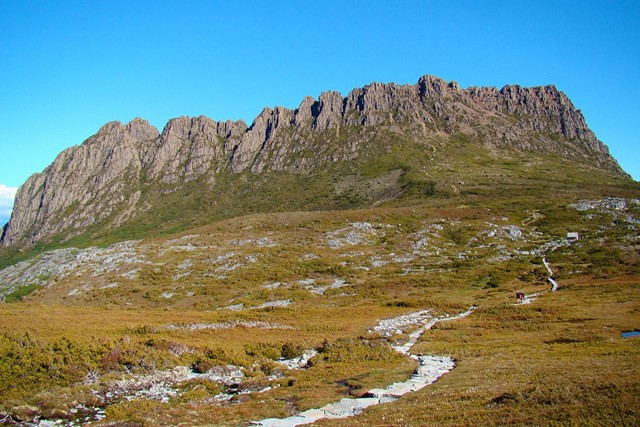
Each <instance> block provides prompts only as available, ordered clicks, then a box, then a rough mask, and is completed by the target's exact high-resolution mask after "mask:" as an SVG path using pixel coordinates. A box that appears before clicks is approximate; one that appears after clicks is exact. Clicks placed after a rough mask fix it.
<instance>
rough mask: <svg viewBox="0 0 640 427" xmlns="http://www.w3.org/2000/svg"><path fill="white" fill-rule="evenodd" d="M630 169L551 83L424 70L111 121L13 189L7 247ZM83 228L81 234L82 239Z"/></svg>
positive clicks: (604, 178) (590, 177) (614, 176)
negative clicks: (205, 111) (225, 114)
mask: <svg viewBox="0 0 640 427" xmlns="http://www.w3.org/2000/svg"><path fill="white" fill-rule="evenodd" d="M541 179H544V180H556V181H558V182H565V183H566V184H567V185H570V184H572V183H575V182H594V181H595V182H600V183H604V182H608V181H610V180H620V179H622V180H628V179H629V176H628V175H627V174H625V172H624V171H623V170H622V169H621V168H620V166H619V165H618V164H617V162H616V161H615V159H613V158H612V157H611V155H610V154H609V151H608V149H607V147H606V146H605V145H604V144H603V143H602V142H600V141H599V140H598V139H597V138H596V136H595V135H594V133H593V132H592V131H591V130H590V129H589V128H588V126H587V124H586V121H585V119H584V117H583V115H582V113H581V112H580V111H579V110H578V109H576V108H575V107H574V105H573V104H572V102H571V101H570V100H569V98H568V97H567V96H566V95H565V94H564V93H562V92H560V91H559V90H558V89H556V88H555V87H554V86H544V87H533V88H523V87H520V86H505V87H503V88H502V89H500V90H498V89H496V88H486V87H484V88H477V87H470V88H468V89H462V88H460V87H459V86H458V85H457V84H456V83H455V82H446V81H444V80H442V79H439V78H436V77H432V76H423V77H422V78H420V79H419V80H418V82H417V83H416V84H414V85H397V84H394V83H390V84H381V83H372V84H370V85H367V86H365V87H363V88H359V89H354V90H353V91H351V92H350V93H349V94H348V95H347V96H346V97H344V96H342V95H341V94H340V93H338V92H333V91H330V92H324V93H322V94H321V95H320V97H319V98H318V99H314V98H312V97H306V98H304V99H303V100H302V102H301V104H300V106H299V107H298V108H297V109H295V110H290V109H286V108H282V107H276V108H273V109H272V108H265V109H264V110H263V111H262V112H261V113H260V114H259V115H258V116H257V117H256V118H255V120H254V121H253V123H252V124H251V126H247V125H246V123H245V122H243V121H241V120H240V121H236V122H233V121H226V122H217V121H215V120H212V119H210V118H207V117H203V116H200V117H194V118H189V117H180V118H176V119H172V120H170V121H169V122H168V123H167V124H166V126H165V127H164V129H163V131H162V132H161V133H160V132H158V130H157V129H156V128H155V127H153V126H151V125H150V124H149V123H148V122H146V121H145V120H142V119H139V118H136V119H134V120H132V121H131V122H129V123H127V124H122V123H119V122H111V123H107V124H106V125H104V126H103V127H102V128H101V129H100V130H99V131H98V132H97V133H96V134H95V135H93V136H91V137H90V138H89V139H87V140H86V141H84V142H83V143H82V144H81V145H79V146H73V147H71V148H69V149H67V150H65V151H63V152H62V153H60V154H59V155H58V157H57V158H56V159H55V160H54V162H53V163H52V164H51V165H50V166H48V167H47V168H46V169H45V170H44V171H43V172H42V173H37V174H34V175H32V176H31V177H30V178H29V179H28V180H27V181H26V182H25V183H24V184H23V185H22V186H21V187H20V189H19V191H18V193H17V196H16V200H15V205H14V210H13V215H12V217H11V219H10V221H9V223H8V224H7V225H6V226H5V228H4V230H3V233H2V239H1V243H2V246H4V247H12V248H24V247H32V246H34V245H36V244H61V243H65V242H66V243H68V242H69V241H70V240H73V241H74V243H76V244H81V243H82V242H96V241H105V240H110V241H115V240H118V239H120V240H124V239H127V238H130V237H135V236H145V235H152V234H157V233H168V232H172V231H178V230H182V229H185V228H188V227H191V226H195V225H201V224H204V223H207V222H210V221H211V220H214V219H223V218H230V217H234V216H239V215H243V214H247V213H256V212H269V211H284V210H320V209H322V210H326V209H329V210H331V209H342V208H350V207H365V206H375V205H378V204H380V203H386V202H390V201H397V200H411V199H415V198H423V197H438V196H441V197H447V196H450V195H455V194H459V193H460V192H472V193H483V192H490V191H491V187H492V186H493V185H495V184H496V183H497V182H503V183H505V184H506V185H507V184H508V185H512V186H514V187H515V186H517V187H518V189H517V190H515V189H514V191H521V189H522V188H523V187H522V186H524V187H527V186H529V187H531V186H538V185H539V182H538V181H539V180H541ZM74 239H75V240H74Z"/></svg>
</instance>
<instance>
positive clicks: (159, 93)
mask: <svg viewBox="0 0 640 427" xmlns="http://www.w3.org/2000/svg"><path fill="white" fill-rule="evenodd" d="M639 22H640V1H637V0H632V1H629V0H618V1H613V2H612V1H590V0H581V1H562V0H554V1H546V0H537V1H530V0H528V1H520V0H511V1H507V0H505V1H491V0H484V1H477V0H472V1H455V0H442V1H429V0H423V1H402V0H389V1H375V0H369V1H344V0H342V1H333V0H328V1H264V2H258V1H243V2H239V1H238V2H231V1H213V0H211V1H188V0H182V1H162V0H154V1H144V0H136V1H131V0H127V1H121V0H110V1H80V0H78V1H65V0H56V1H44V0H43V1H28V0H21V1H14V0H0V149H1V151H0V185H4V186H7V187H9V188H13V187H17V186H19V185H21V184H22V183H23V182H24V181H25V180H26V179H27V178H28V177H29V176H30V175H31V174H32V173H35V172H40V171H42V170H43V169H44V168H45V167H46V166H47V165H48V164H50V163H51V162H52V161H53V159H54V158H55V157H56V155H57V154H58V153H59V152H60V151H62V150H63V149H65V148H67V147H70V146H72V145H77V144H80V143H82V141H84V140H85V139H86V138H88V137H89V136H91V135H92V134H94V133H95V132H96V131H97V130H98V129H99V128H100V126H102V125H103V124H104V123H106V122H109V121H112V120H120V121H122V122H127V121H129V120H131V119H132V118H134V117H143V118H145V119H147V120H149V121H150V122H151V123H152V124H154V125H155V126H157V127H158V128H160V130H161V129H162V127H163V126H164V124H165V123H166V121H167V120H168V119H170V118H172V117H177V116H181V115H190V116H193V115H200V114H204V115H207V116H209V117H211V118H213V119H216V120H226V119H234V120H235V119H240V118H242V119H244V120H245V121H247V123H250V122H251V121H252V120H253V118H254V117H255V116H256V115H257V114H258V113H259V112H260V110H261V109H262V108H263V107H265V106H276V105H282V106H285V107H288V108H296V107H297V106H298V105H299V103H300V101H301V100H302V98H303V97H304V96H305V95H311V96H314V97H317V96H318V95H319V94H320V93H321V92H322V91H325V90H338V91H341V92H342V93H343V94H346V93H348V92H349V91H350V90H351V89H353V88H355V87H359V86H363V85H365V84H368V83H370V82H372V81H379V82H391V81H393V82H396V83H415V82H416V81H417V80H418V78H419V77H420V76H421V75H424V74H432V75H436V76H439V77H441V78H444V79H445V80H454V81H457V82H458V83H459V84H460V85H461V86H463V87H467V86H497V87H502V86H504V85H505V84H520V85H523V86H534V85H546V84H555V85H556V86H557V87H558V88H559V89H560V90H562V91H564V92H565V93H567V95H568V96H569V97H570V98H571V99H572V100H573V102H574V104H575V105H576V106H577V107H578V108H579V109H581V110H582V112H583V114H584V115H585V118H586V120H587V123H588V124H589V126H590V127H591V128H592V129H593V130H594V132H595V133H596V135H597V136H598V138H599V139H601V140H602V141H603V142H604V143H605V144H607V145H608V146H609V147H610V149H611V152H612V153H613V155H614V156H615V157H616V158H617V159H618V160H619V162H620V164H621V165H622V167H623V168H624V169H625V170H626V171H627V172H629V173H630V174H631V175H632V176H633V177H634V178H635V179H640V136H639V135H640V133H639V132H638V131H637V125H636V123H637V121H638V118H639V117H640V81H639V78H640V30H639V28H640V24H638V23H639ZM0 215H1V213H0ZM0 222H2V219H1V218H0Z"/></svg>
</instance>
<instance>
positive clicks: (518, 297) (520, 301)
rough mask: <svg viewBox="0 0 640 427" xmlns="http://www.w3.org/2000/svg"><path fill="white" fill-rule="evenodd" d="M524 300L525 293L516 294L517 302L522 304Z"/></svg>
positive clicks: (518, 292)
mask: <svg viewBox="0 0 640 427" xmlns="http://www.w3.org/2000/svg"><path fill="white" fill-rule="evenodd" d="M523 299H524V292H522V291H517V292H516V301H517V302H519V303H520V304H522V300H523Z"/></svg>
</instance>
